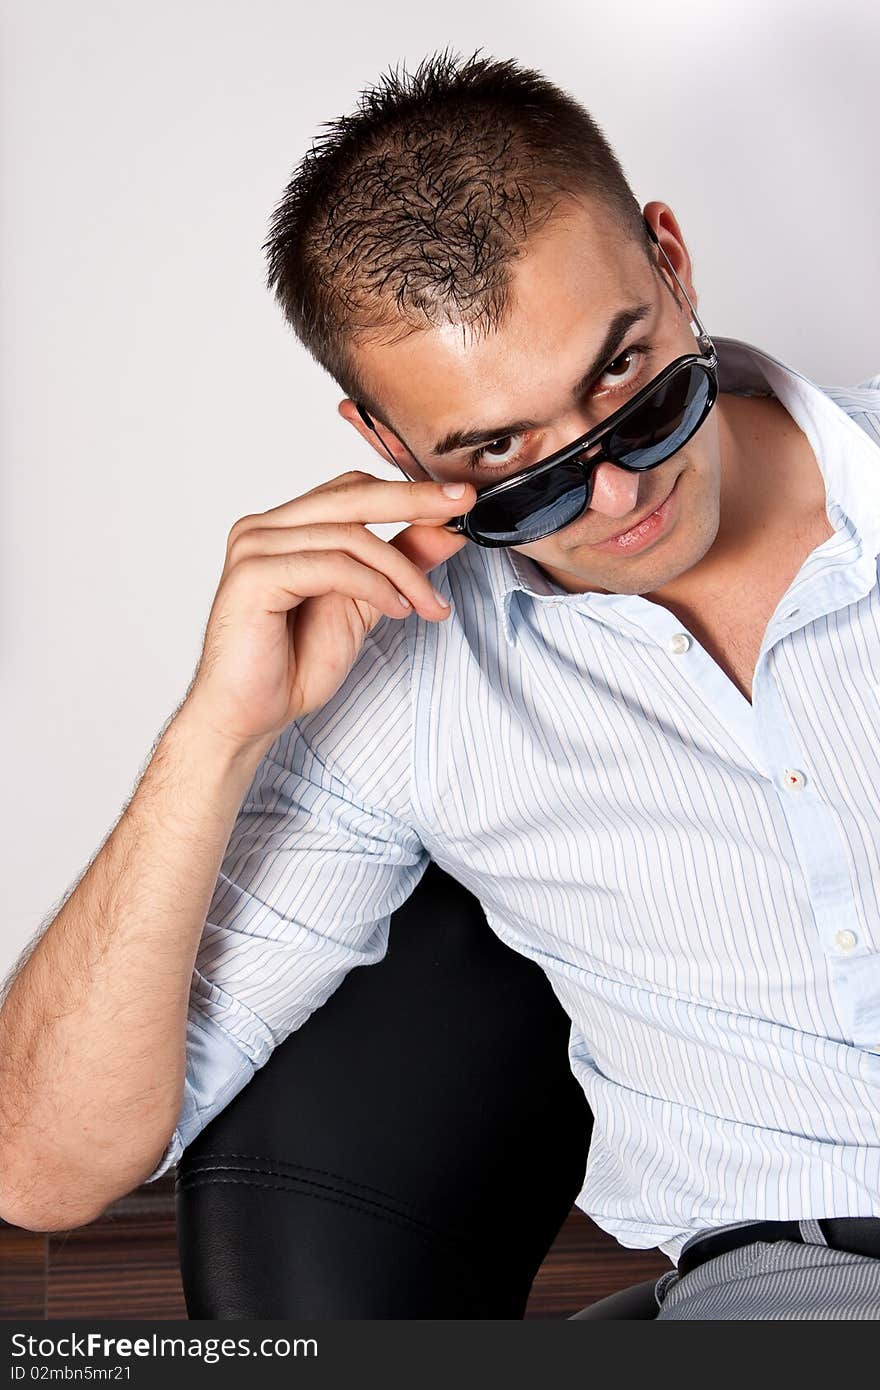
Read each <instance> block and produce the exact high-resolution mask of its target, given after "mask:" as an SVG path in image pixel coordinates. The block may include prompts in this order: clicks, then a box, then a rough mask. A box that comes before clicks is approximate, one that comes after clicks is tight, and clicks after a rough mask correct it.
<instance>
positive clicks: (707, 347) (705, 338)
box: [645, 217, 712, 353]
mask: <svg viewBox="0 0 880 1390" xmlns="http://www.w3.org/2000/svg"><path fill="white" fill-rule="evenodd" d="M645 226H646V227H647V228H648V235H649V236H650V238H651V240H652V241H653V243H654V245H655V246H656V247H657V248H658V250H659V252H660V255H661V256H662V257H663V259H664V261H665V262H666V264H667V265H668V266H669V269H670V270H671V271H672V274H673V276H674V278H675V283H676V284H677V285H678V288H679V289H680V290H681V292H682V294H683V295H684V297H685V299H686V300H687V304H688V308H689V309H690V311H691V325H690V326H691V329H692V330H693V332H694V334H695V335H696V338H697V341H698V342H699V344H700V347H701V348H702V349H703V352H705V353H708V352H711V351H712V340H711V338H710V337H709V335H708V333H707V332H706V330H705V328H704V327H703V325H702V323H701V321H700V316H699V314H698V313H697V311H696V309H695V308H694V306H693V304H692V303H691V297H690V295H689V294H688V292H687V290H686V289H685V287H684V285H683V284H682V283H681V281H680V280H679V278H678V272H677V271H676V269H675V266H674V265H673V264H672V261H671V260H670V259H669V257H668V256H667V254H666V252H665V251H664V250H663V247H662V246H661V245H660V239H659V237H658V236H657V233H656V232H655V231H654V228H653V227H652V226H651V224H650V222H649V221H648V219H647V217H646V218H645Z"/></svg>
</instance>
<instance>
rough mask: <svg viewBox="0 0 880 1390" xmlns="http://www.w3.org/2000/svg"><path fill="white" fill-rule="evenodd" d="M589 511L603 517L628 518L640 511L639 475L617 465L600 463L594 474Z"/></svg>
mask: <svg viewBox="0 0 880 1390" xmlns="http://www.w3.org/2000/svg"><path fill="white" fill-rule="evenodd" d="M589 510H590V511H591V512H601V513H602V515H603V516H610V517H614V518H619V517H627V516H629V515H630V514H631V513H632V512H637V511H638V510H639V475H638V473H631V472H630V471H629V469H627V468H618V467H617V464H615V463H607V462H606V463H600V464H598V465H597V467H596V469H595V471H594V473H593V495H592V497H591V498H590V506H589Z"/></svg>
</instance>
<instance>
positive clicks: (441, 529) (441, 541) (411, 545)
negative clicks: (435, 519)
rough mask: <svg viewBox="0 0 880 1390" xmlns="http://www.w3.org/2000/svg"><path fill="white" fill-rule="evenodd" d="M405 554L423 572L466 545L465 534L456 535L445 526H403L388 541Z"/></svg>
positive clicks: (426, 571)
mask: <svg viewBox="0 0 880 1390" xmlns="http://www.w3.org/2000/svg"><path fill="white" fill-rule="evenodd" d="M388 544H389V545H393V546H394V548H395V549H396V550H399V551H400V553H401V554H402V555H405V556H406V558H407V559H408V560H412V562H413V564H414V565H418V567H419V569H420V570H422V571H423V572H424V573H425V574H427V573H428V571H429V570H432V569H434V567H435V566H436V565H439V564H442V562H443V561H444V560H448V559H449V557H450V555H454V554H455V552H456V551H457V550H461V548H462V546H463V545H467V536H461V535H457V534H456V533H455V532H454V531H447V530H446V527H445V526H419V525H418V524H414V525H412V526H405V527H404V529H403V530H402V531H398V533H397V535H396V536H392V537H391V540H390V541H389V542H388Z"/></svg>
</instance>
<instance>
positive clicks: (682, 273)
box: [642, 202, 700, 310]
mask: <svg viewBox="0 0 880 1390" xmlns="http://www.w3.org/2000/svg"><path fill="white" fill-rule="evenodd" d="M642 215H643V216H644V217H646V218H647V219H648V221H649V223H650V224H651V226H652V227H653V229H654V234H655V236H656V237H657V240H658V241H659V242H660V243H661V245H662V247H663V250H664V251H665V252H666V255H667V256H668V257H669V259H670V260H671V262H672V264H673V265H674V266H675V273H676V275H677V276H678V278H679V279H680V280H681V282H682V284H683V285H684V287H685V289H686V290H687V292H688V294H689V295H690V299H691V303H692V304H693V306H694V308H695V309H697V310H699V307H700V301H699V297H698V295H697V292H696V290H695V289H694V282H693V279H692V266H691V258H690V255H689V254H688V249H687V246H686V245H685V240H684V237H683V236H682V234H681V227H680V226H679V224H678V219H677V218H676V216H675V213H674V212H673V211H672V208H671V207H670V206H669V204H668V203H661V202H652V203H646V204H645V206H644V208H643V210H642ZM657 260H658V269H659V270H661V271H662V272H663V275H664V276H665V277H666V281H667V283H668V285H669V286H670V288H671V289H672V290H673V291H674V292H675V294H676V295H677V294H678V286H677V285H676V284H675V282H674V281H673V278H672V276H671V275H670V274H669V268H668V266H667V265H666V263H665V262H664V260H663V257H662V256H658V258H657ZM686 307H687V306H685V309H686Z"/></svg>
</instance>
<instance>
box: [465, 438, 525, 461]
mask: <svg viewBox="0 0 880 1390" xmlns="http://www.w3.org/2000/svg"><path fill="white" fill-rule="evenodd" d="M523 439H525V435H524V434H502V435H499V437H498V438H497V439H493V440H491V442H490V443H488V444H482V445H481V446H480V448H479V449H475V450H474V452H473V453H472V454H471V455H470V458H469V465H470V467H471V468H476V467H477V465H478V464H479V465H480V466H482V467H484V468H485V467H486V466H487V465H488V466H489V467H493V468H507V467H508V466H509V465H510V464H511V463H513V461H514V460H515V459H516V458H518V456H519V452H520V449H521V448H522V440H523Z"/></svg>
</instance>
